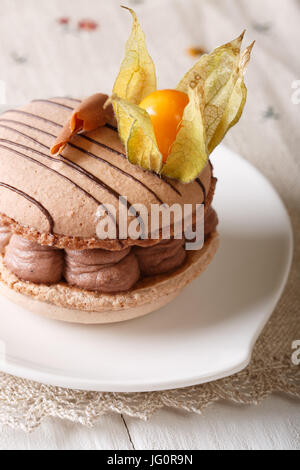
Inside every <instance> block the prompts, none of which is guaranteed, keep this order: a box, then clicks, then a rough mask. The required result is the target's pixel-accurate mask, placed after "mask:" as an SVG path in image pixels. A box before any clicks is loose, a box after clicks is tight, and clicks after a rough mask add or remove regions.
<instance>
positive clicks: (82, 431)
mask: <svg viewBox="0 0 300 470" xmlns="http://www.w3.org/2000/svg"><path fill="white" fill-rule="evenodd" d="M125 424H126V425H125ZM0 449H1V450H3V449H7V450H14V449H30V450H39V449H49V450H58V449H61V450H73V449H75V450H76V449H82V450H89V449H91V450H92V449H98V450H134V449H136V450H142V449H149V450H175V449H178V450H192V449H213V450H218V449H241V450H245V449H251V450H252V449H273V450H274V449H276V450H279V449H287V450H296V449H297V450H299V449H300V401H299V400H294V399H291V398H288V397H283V396H280V395H276V396H273V397H270V398H268V399H267V400H265V401H264V402H263V403H262V404H261V405H258V406H237V405H232V404H229V403H225V402H222V403H217V404H215V405H214V406H212V407H210V408H208V409H207V410H206V411H205V412H204V413H203V415H200V416H199V415H196V414H189V413H185V412H181V411H176V410H161V411H159V412H158V413H157V414H156V415H155V416H153V417H152V418H151V419H150V420H149V421H147V422H144V421H141V420H139V419H136V418H128V417H122V416H117V415H109V416H104V417H102V418H101V419H100V420H99V422H98V424H97V425H96V426H95V427H94V428H92V429H90V428H85V427H83V426H81V425H78V424H73V423H68V422H61V421H58V420H52V419H51V420H47V421H45V422H44V423H43V424H42V426H41V427H40V428H39V429H38V430H36V431H35V432H33V433H32V434H25V433H23V432H22V431H14V430H11V429H7V428H6V429H4V430H2V432H1V433H0Z"/></svg>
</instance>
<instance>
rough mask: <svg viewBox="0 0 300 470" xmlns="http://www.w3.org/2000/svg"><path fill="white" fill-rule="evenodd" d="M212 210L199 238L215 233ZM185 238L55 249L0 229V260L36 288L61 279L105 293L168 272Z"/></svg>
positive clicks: (178, 262)
mask: <svg viewBox="0 0 300 470" xmlns="http://www.w3.org/2000/svg"><path fill="white" fill-rule="evenodd" d="M217 224H218V217H217V214H216V212H215V210H214V209H213V208H211V207H210V208H209V209H208V211H207V213H206V216H205V225H204V226H205V239H207V238H208V236H209V234H210V233H212V232H213V231H215V230H216V227H217ZM184 244H185V240H184V239H181V240H175V239H171V240H162V241H161V242H159V243H158V244H157V245H154V246H150V247H147V248H143V247H138V246H136V247H134V248H132V249H131V248H126V249H124V250H121V251H108V250H103V249H90V250H59V249H56V248H52V247H48V246H42V245H39V244H37V243H34V242H31V241H28V240H26V239H24V238H22V237H20V236H18V235H11V232H10V230H9V229H8V228H7V227H1V226H0V251H1V252H3V251H4V248H5V247H6V250H5V257H4V262H5V265H6V266H7V268H8V269H9V270H10V271H11V272H12V273H14V274H15V275H16V276H17V277H18V278H19V279H22V280H24V281H30V282H33V283H36V284H55V283H57V282H59V281H61V280H62V279H63V278H64V279H65V280H66V282H67V283H68V284H70V285H72V286H75V287H78V288H81V289H86V290H91V291H98V292H105V293H116V292H124V291H127V290H129V289H131V288H132V287H133V286H134V285H135V284H136V282H137V281H138V280H139V279H140V277H141V275H142V276H154V275H158V274H165V273H168V272H171V271H173V270H175V269H177V268H179V267H180V266H182V265H183V263H184V262H185V259H186V256H187V253H186V250H185V247H184Z"/></svg>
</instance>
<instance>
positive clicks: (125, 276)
mask: <svg viewBox="0 0 300 470" xmlns="http://www.w3.org/2000/svg"><path fill="white" fill-rule="evenodd" d="M65 261H66V262H65V270H64V277H65V279H66V281H67V283H68V284H71V285H73V286H76V287H80V288H82V289H86V290H92V291H99V292H106V293H112V292H124V291H127V290H129V289H130V288H131V287H132V286H133V285H134V284H135V283H136V282H137V281H138V280H139V278H140V269H139V264H138V262H137V258H136V256H135V255H134V254H133V253H132V252H131V249H130V248H127V249H126V250H122V251H107V250H101V249H95V250H82V251H79V250H66V257H65Z"/></svg>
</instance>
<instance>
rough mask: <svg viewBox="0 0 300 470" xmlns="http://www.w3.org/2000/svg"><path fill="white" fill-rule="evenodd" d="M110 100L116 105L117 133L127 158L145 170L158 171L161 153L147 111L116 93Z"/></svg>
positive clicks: (160, 163) (159, 169) (160, 166)
mask: <svg viewBox="0 0 300 470" xmlns="http://www.w3.org/2000/svg"><path fill="white" fill-rule="evenodd" d="M111 101H112V102H113V104H114V105H117V106H116V109H117V120H118V128H119V135H120V138H121V140H122V143H123V145H124V146H125V149H126V154H127V158H128V160H129V161H130V162H131V163H133V164H134V165H139V166H140V167H142V168H145V169H146V170H151V171H154V172H155V173H160V171H161V168H162V154H161V153H160V151H159V149H158V146H157V143H156V138H155V134H154V129H153V125H152V122H151V119H150V116H149V114H148V113H147V111H145V110H144V109H142V108H140V107H139V106H137V105H136V104H134V103H130V102H129V101H127V100H124V99H122V98H120V97H119V96H117V95H113V96H112V97H111Z"/></svg>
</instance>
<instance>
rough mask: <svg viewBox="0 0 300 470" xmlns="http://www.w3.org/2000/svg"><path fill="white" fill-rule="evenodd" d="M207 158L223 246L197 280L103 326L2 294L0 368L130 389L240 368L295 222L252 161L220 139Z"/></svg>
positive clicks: (49, 379) (273, 294) (74, 384)
mask: <svg viewBox="0 0 300 470" xmlns="http://www.w3.org/2000/svg"><path fill="white" fill-rule="evenodd" d="M213 162H214V165H215V172H216V175H217V177H218V178H219V181H218V185H217V192H216V197H215V201H214V206H215V207H216V209H217V211H218V214H219V217H220V226H219V232H220V236H221V245H220V249H219V252H218V253H217V255H216V257H215V259H214V261H213V262H212V264H211V265H210V266H209V268H208V269H207V271H206V272H205V273H204V274H203V275H202V276H201V277H200V278H199V279H197V280H196V281H194V282H193V283H192V284H191V285H190V286H188V287H187V288H186V290H185V291H184V292H183V293H182V294H181V295H180V296H179V297H178V299H176V300H175V301H174V302H172V303H171V304H169V305H168V306H167V307H164V308H163V309H161V310H159V311H157V312H155V313H153V314H150V315H148V316H146V317H144V318H140V319H137V320H132V321H129V322H125V323H121V324H113V325H104V326H81V325H69V324H62V323H59V322H54V321H50V320H46V319H44V318H40V317H38V316H35V315H33V314H31V313H29V312H26V311H24V310H22V309H21V308H20V307H17V306H15V305H13V304H12V303H10V302H9V301H7V300H6V299H4V298H0V312H1V314H0V339H1V340H2V346H3V349H4V350H5V351H3V354H2V361H0V369H2V370H3V371H4V372H7V373H10V374H13V375H17V376H20V377H24V378H28V379H32V380H36V381H38V382H43V383H47V384H52V385H59V386H63V387H69V388H78V389H84V390H99V391H112V392H136V391H152V390H162V389H171V388H176V387H185V386H188V385H194V384H199V383H203V382H208V381H212V380H216V379H220V378H222V377H225V376H228V375H231V374H234V373H236V372H238V371H240V370H241V369H243V368H244V367H246V366H247V364H248V363H249V360H250V357H251V352H252V349H253V346H254V343H255V341H256V339H257V337H258V335H259V334H260V332H261V331H262V329H263V327H264V325H265V323H266V322H267V320H268V319H269V317H270V315H271V313H272V311H273V309H274V307H275V305H276V302H277V301H278V299H279V297H280V294H281V292H282V290H283V287H284V285H285V283H286V280H287V276H288V272H289V268H290V264H291V258H292V230H291V225H290V221H289V218H288V215H287V213H286V210H285V208H284V206H283V204H282V202H281V200H280V199H279V197H278V195H277V194H276V192H275V191H274V189H273V188H272V186H271V185H270V184H269V182H268V181H267V180H266V179H265V178H264V177H263V176H262V175H261V174H260V173H259V172H258V171H257V170H256V169H255V168H254V167H252V166H251V165H250V164H249V163H247V162H246V161H244V160H243V159H242V158H241V157H239V156H237V155H235V154H234V153H232V152H231V151H229V150H228V149H226V148H224V147H220V148H219V149H218V150H217V151H216V152H215V155H214V157H213Z"/></svg>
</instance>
